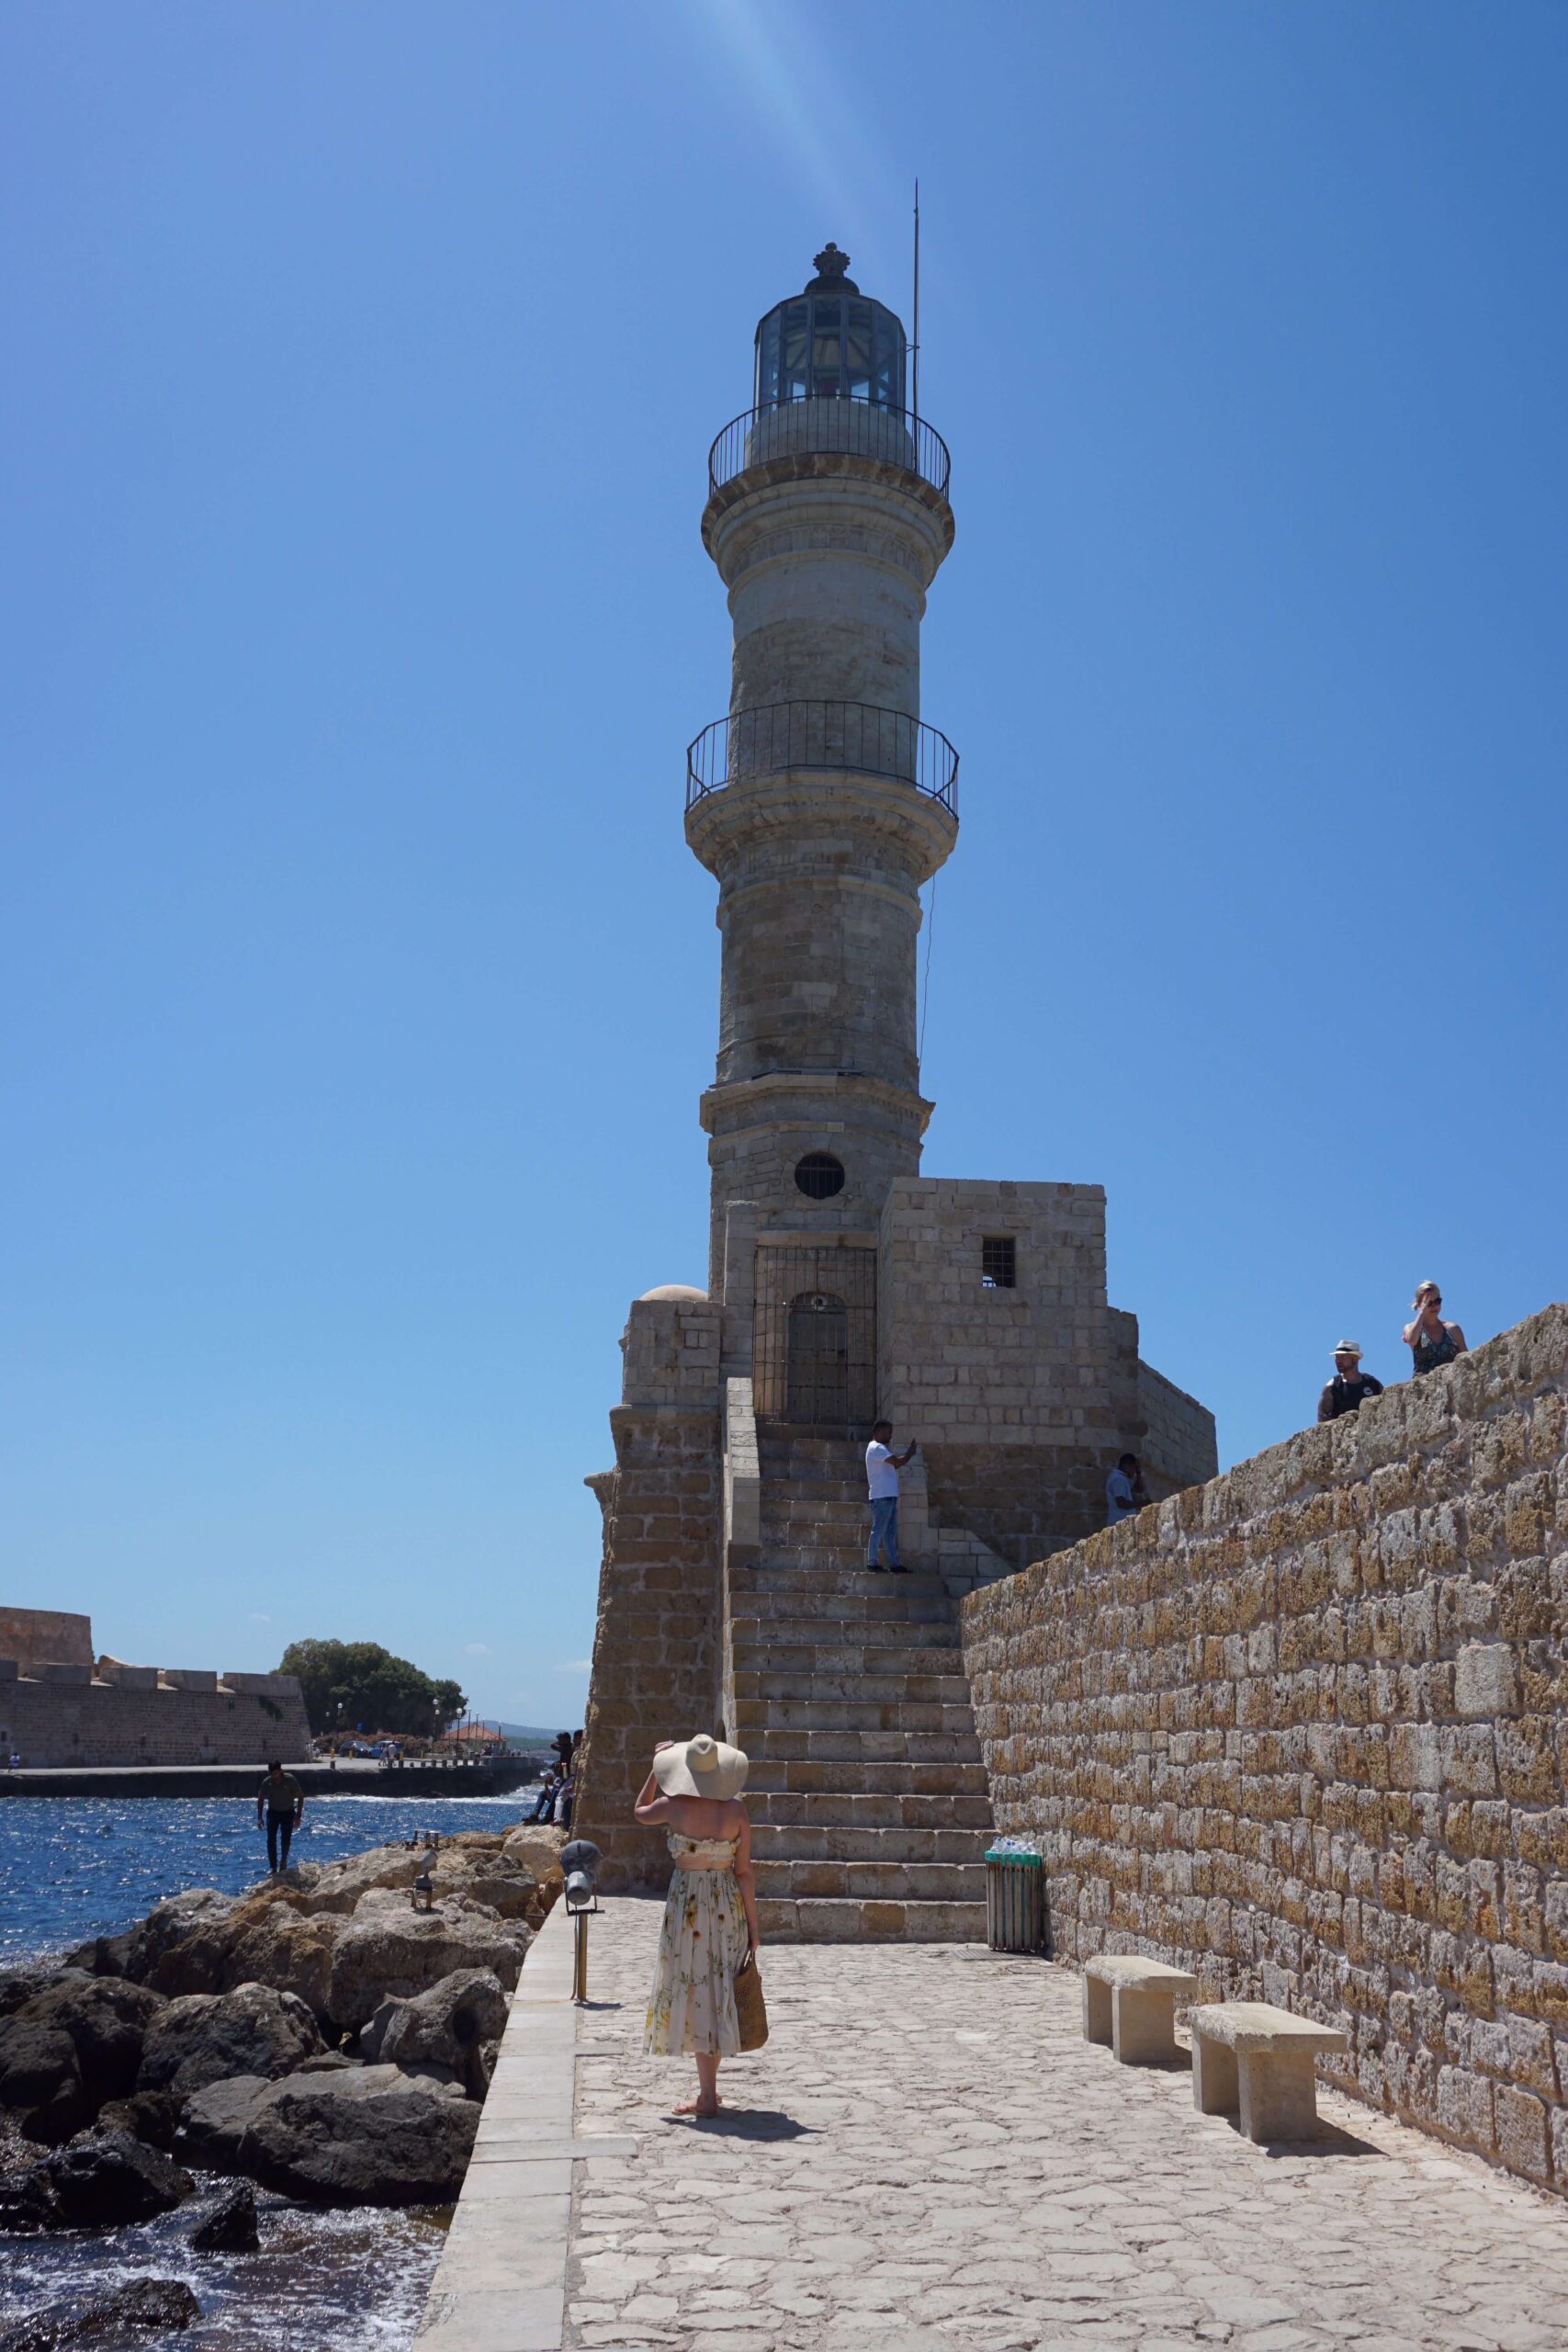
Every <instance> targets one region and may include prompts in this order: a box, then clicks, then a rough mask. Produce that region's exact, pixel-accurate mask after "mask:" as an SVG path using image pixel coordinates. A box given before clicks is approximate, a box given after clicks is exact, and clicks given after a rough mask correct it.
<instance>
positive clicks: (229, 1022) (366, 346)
mask: <svg viewBox="0 0 1568 2352" xmlns="http://www.w3.org/2000/svg"><path fill="white" fill-rule="evenodd" d="M0 47H3V51H4V71H3V73H0V157H3V169H4V172H5V175H6V182H7V187H6V202H5V206H4V226H3V229H0V270H3V281H4V282H3V293H4V300H5V308H6V317H7V319H8V321H9V322H10V329H11V334H10V344H11V353H10V367H9V369H8V377H9V381H8V384H7V389H6V418H5V424H4V430H3V432H0V473H3V476H4V482H3V492H4V500H5V511H6V518H7V519H6V527H5V552H4V557H3V559H0V560H3V562H4V568H5V583H4V594H5V600H6V610H5V617H4V628H5V642H6V650H7V653H8V655H9V657H10V660H9V662H8V665H7V666H8V669H9V673H10V674H9V680H8V684H7V689H6V695H5V697H4V710H3V727H4V734H3V741H0V758H3V770H0V774H3V779H4V826H5V833H6V850H5V870H6V877H7V878H6V899H7V904H6V917H5V922H4V925H3V926H0V956H3V957H4V967H5V968H4V971H3V973H0V985H3V987H4V992H5V1003H6V1018H5V1023H4V1069H3V1074H0V1078H3V1088H4V1095H3V1105H0V1110H3V1115H4V1119H5V1125H6V1134H7V1136H8V1138H9V1148H8V1151H7V1154H6V1193H7V1199H6V1212H5V1216H4V1218H3V1220H0V1246H3V1248H4V1253H5V1264H4V1267H3V1268H0V1277H3V1282H4V1294H5V1297H6V1312H5V1317H4V1330H3V1336H0V1350H3V1361H0V1380H3V1385H4V1397H3V1407H4V1420H3V1437H0V1442H3V1446H4V1455H5V1459H4V1462H3V1464H0V1470H3V1488H4V1502H3V1505H0V1510H3V1514H4V1520H3V1542H4V1560H5V1567H4V1596H3V1597H5V1598H6V1599H7V1600H14V1601H17V1602H22V1603H34V1604H40V1603H47V1604H51V1605H54V1606H74V1607H78V1608H82V1609H88V1610H90V1611H92V1613H93V1616H94V1618H95V1621H96V1632H97V1637H98V1639H99V1642H100V1644H101V1645H103V1646H106V1647H108V1648H110V1649H112V1650H114V1651H116V1652H117V1653H118V1654H120V1655H122V1656H130V1657H139V1658H155V1659H157V1660H159V1661H161V1662H164V1663H166V1664H171V1665H187V1664H188V1665H220V1666H236V1667H263V1666H266V1665H269V1664H271V1663H273V1662H274V1660H275V1658H276V1653H277V1651H278V1649H279V1647H280V1646H281V1645H282V1643H283V1642H284V1641H286V1640H288V1639H289V1638H290V1637H292V1636H293V1635H295V1634H339V1635H343V1636H344V1637H368V1638H373V1639H378V1640H381V1641H384V1642H386V1643H388V1644H389V1645H390V1646H391V1647H393V1648H395V1649H399V1650H401V1651H404V1652H406V1653H408V1654H410V1655H412V1657H416V1658H417V1659H419V1660H420V1662H421V1663H422V1664H423V1665H425V1666H427V1667H428V1668H431V1669H432V1670H433V1671H437V1672H453V1673H457V1674H458V1675H459V1676H461V1677H462V1678H463V1679H465V1680H466V1682H467V1685H468V1690H469V1691H470V1693H471V1694H472V1696H473V1697H474V1699H475V1701H476V1702H477V1703H478V1704H479V1706H481V1707H482V1708H483V1709H484V1710H485V1711H486V1712H488V1713H502V1714H505V1715H508V1716H513V1717H519V1718H526V1719H529V1720H540V1721H544V1720H555V1721H558V1722H560V1723H562V1724H565V1723H568V1722H571V1723H575V1722H577V1721H580V1720H581V1701H582V1696H583V1692H584V1689H585V1682H586V1677H585V1673H584V1671H583V1669H582V1661H584V1660H585V1659H586V1657H587V1654H588V1649H589V1645H590V1642H591V1638H592V1618H593V1607H594V1595H595V1586H596V1576H597V1557H598V1513H597V1509H596V1506H595V1505H594V1503H593V1501H592V1498H591V1497H590V1496H589V1495H588V1493H587V1492H586V1491H585V1489H584V1488H583V1487H582V1486H581V1483H580V1481H581V1477H582V1476H583V1474H585V1473H587V1472H589V1471H593V1470H597V1469H600V1468H602V1467H604V1466H605V1465H606V1464H608V1462H609V1460H610V1446H609V1438H608V1431H607V1426H606V1421H605V1412H606V1408H608V1407H609V1406H610V1405H611V1404H612V1403H613V1402H614V1401H615V1397H616V1395H617V1393H618V1375H619V1357H618V1353H617V1350H616V1340H617V1337H618V1335H619V1332H620V1330H621V1329H622V1326H623V1323H624V1320H625V1311H626V1302H627V1301H628V1299H629V1298H631V1297H632V1296H634V1295H637V1293H638V1292H640V1291H642V1290H645V1289H647V1288H648V1287H649V1286H650V1285H651V1284H653V1283H660V1282H669V1281H681V1280H687V1281H696V1282H698V1283H701V1282H702V1281H703V1280H704V1279H705V1178H706V1167H705V1157H704V1143H703V1137H702V1136H701V1134H700V1132H699V1130H698V1127H697V1124H696V1101H697V1096H698V1093H699V1091H701V1088H702V1086H703V1084H704V1082H705V1079H706V1078H707V1077H708V1076H710V1075H711V1070H712V1055H713V1048H714V1042H715V1035H716V979H717V954H718V948H717V934H716V931H715V929H714V926H713V920H712V913H713V885H712V882H711V880H710V878H709V877H708V876H706V875H705V873H704V872H703V871H702V870H701V868H699V867H698V866H697V865H696V864H695V863H694V860H693V859H692V857H691V856H690V854H689V853H688V852H687V850H686V848H685V846H684V842H683V840H682V831H681V803H682V775H683V760H682V754H683V748H684V745H685V743H686V741H687V740H688V738H690V737H691V736H692V735H694V734H695V732H696V731H697V729H699V728H700V727H701V726H703V725H704V724H705V722H706V721H707V720H708V719H710V718H714V717H715V716H716V715H717V714H718V713H719V712H720V711H722V710H723V709H724V707H726V703H727V700H728V622H727V616H726V613H725V606H724V599H723V594H722V591H721V589H720V587H719V584H718V582H717V580H716V575H715V574H714V573H713V571H712V569H711V567H710V565H709V564H708V562H707V560H706V558H705V555H704V553H703V549H702V547H701V544H700V541H699V538H698V535H697V520H698V515H699V513H700V509H701V504H702V498H703V490H704V479H705V477H704V460H705V452H706V449H707V445H708V443H709V441H710V440H711V439H712V437H713V435H715V433H716V431H717V430H718V428H719V427H720V426H721V425H723V424H725V423H726V422H727V421H728V419H729V418H730V417H731V416H733V415H734V414H735V413H737V412H738V411H739V410H740V409H742V408H743V407H745V406H746V405H747V404H748V402H749V399H750V337H751V330H752V327H753V324H754V322H755V320H756V318H757V316H758V314H759V313H760V312H761V311H762V310H763V309H764V308H766V307H768V306H769V305H770V304H772V303H773V301H775V300H778V299H780V298H781V297H782V296H783V295H784V294H786V293H790V292H793V291H795V289H796V288H798V286H799V285H800V284H801V283H802V282H803V281H804V278H805V277H806V276H807V273H808V268H809V263H810V257H811V255H812V254H813V253H814V252H815V251H816V250H817V249H818V246H819V245H820V244H821V243H822V242H823V241H824V240H825V239H826V238H828V237H834V238H836V239H837V240H838V242H839V243H840V244H841V245H843V246H845V247H847V248H848V250H849V251H850V253H851V254H852V256H853V261H854V273H855V276H856V277H857V278H858V279H859V281H860V282H861V284H862V285H863V287H865V288H869V289H870V290H873V291H874V292H876V293H878V294H880V295H882V296H883V297H884V299H886V300H890V301H892V302H893V303H894V304H895V305H896V306H897V307H899V308H901V309H902V308H903V307H904V305H905V298H906V292H907V288H908V190H909V183H910V181H911V180H912V178H913V176H914V175H915V174H916V172H917V171H918V172H919V175H920V180H921V186H922V195H923V206H924V254H925V263H926V272H925V283H924V328H925V351H924V356H923V364H922V384H921V390H922V400H921V405H922V407H923V409H924V410H925V412H926V413H927V414H928V415H929V417H930V418H931V421H932V422H933V423H934V424H936V426H937V427H938V429H939V430H940V431H941V432H942V434H943V435H944V436H945V437H946V439H947V440H948V442H949V444H950V445H951V447H952V450H953V503H954V507H955V510H956V513H957V516H958V538H957V544H956V546H955V548H954V551H953V555H952V557H951V558H950V560H949V562H948V564H947V566H946V568H945V570H944V571H943V572H942V576H941V578H940V579H939V581H938V582H937V584H936V586H935V588H934V590H933V592H932V595H931V607H930V612H929V615H928V618H927V623H926V629H925V646H924V662H925V675H924V696H925V716H926V717H927V718H929V719H930V720H931V721H932V722H933V723H934V724H935V725H937V726H940V727H941V728H942V729H944V730H945V731H946V732H947V733H948V734H949V735H950V736H951V737H952V738H953V741H954V742H955V743H956V744H957V746H958V747H959V750H960V752H961V753H962V756H963V763H964V765H963V779H962V801H963V833H962V837H961V840H960V843H959V847H958V850H957V853H956V854H955V855H954V857H953V861H952V863H951V864H950V865H949V866H948V867H947V868H946V869H945V871H944V872H943V874H942V877H941V881H940V885H939V895H938V905H937V910H936V920H935V926H934V940H933V946H932V956H931V991H930V1011H929V1026H928V1030H927V1035H926V1054H925V1086H926V1091H927V1092H928V1093H931V1094H933V1095H934V1096H935V1098H936V1101H937V1104H938V1110H937V1114H936V1117H935V1119H934V1121H933V1123H932V1125H931V1133H930V1136H929V1138H928V1148H927V1156H926V1163H925V1164H926V1169H927V1171H928V1172H929V1173H931V1174H952V1175H965V1176H1009V1177H1022V1178H1046V1179H1054V1178H1055V1179H1070V1180H1073V1181H1077V1182H1093V1181H1098V1182H1103V1183H1104V1184H1105V1185H1106V1187H1107V1190H1108V1193H1109V1195H1110V1230H1111V1295H1112V1298H1113V1300H1114V1301H1115V1302H1116V1303H1117V1304H1118V1305H1121V1306H1129V1307H1132V1308H1134V1309H1135V1310H1136V1311H1137V1313H1138V1314H1139V1315H1140V1317H1142V1323H1143V1334H1144V1345H1145V1354H1146V1355H1147V1356H1148V1357H1149V1359H1150V1360H1151V1361H1152V1362H1153V1363H1156V1364H1157V1365H1158V1366H1159V1367H1160V1368H1161V1369H1162V1370H1163V1371H1165V1372H1166V1373H1168V1374H1169V1375H1170V1376H1171V1377H1172V1378H1173V1379H1175V1380H1177V1381H1179V1382H1180V1383H1181V1384H1182V1385H1184V1386H1186V1387H1189V1388H1190V1389H1192V1390H1194V1391H1195V1392H1196V1393H1197V1394H1199V1395H1200V1396H1201V1397H1203V1398H1204V1399H1205V1400H1206V1401H1207V1402H1209V1403H1210V1404H1212V1405H1213V1408H1214V1409H1215V1411H1216V1412H1217V1414H1218V1417H1219V1427H1220V1443H1221V1453H1222V1459H1224V1460H1229V1459H1233V1458H1235V1457H1236V1456H1238V1455H1241V1454H1245V1453H1249V1452H1252V1451H1254V1450H1255V1449H1256V1448H1258V1446H1260V1445H1263V1444H1266V1443H1269V1442H1271V1441H1272V1440H1274V1439H1275V1438H1277V1437H1280V1436H1281V1435H1284V1434H1285V1433H1287V1432H1288V1431H1289V1430H1292V1428H1295V1427H1298V1426H1300V1425H1301V1423H1302V1422H1303V1421H1304V1420H1306V1419H1309V1418H1310V1416H1311V1413H1312V1409H1313V1404H1314V1397H1315V1393H1316V1389H1317V1385H1318V1384H1319V1382H1320V1381H1321V1380H1322V1378H1323V1377H1324V1376H1325V1373H1326V1371H1327V1370H1328V1368H1329V1367H1328V1363H1327V1354H1328V1350H1329V1348H1330V1347H1331V1345H1332V1343H1333V1341H1334V1340H1336V1339H1337V1338H1338V1337H1339V1336H1341V1334H1342V1333H1348V1334H1349V1335H1351V1336H1354V1337H1357V1338H1359V1340H1361V1341H1362V1343H1363V1345H1364V1346H1365V1348H1366V1350H1367V1361H1368V1363H1369V1365H1370V1367H1371V1369H1372V1370H1374V1371H1376V1372H1378V1373H1379V1374H1382V1376H1383V1377H1385V1378H1387V1377H1390V1376H1393V1375H1396V1374H1399V1372H1400V1371H1401V1370H1402V1368H1403V1367H1402V1362H1401V1351H1400V1349H1399V1344H1398V1342H1399V1327H1400V1324H1401V1322H1402V1321H1403V1319H1404V1314H1405V1312H1406V1310H1407V1302H1408V1300H1409V1296H1410V1293H1411V1290H1412V1287H1413V1285H1414V1283H1415V1282H1416V1279H1417V1278H1419V1277H1421V1276H1424V1275H1426V1274H1427V1273H1432V1274H1434V1275H1435V1276H1436V1277H1437V1278H1438V1280H1439V1281H1441V1282H1442V1283H1443V1284H1444V1288H1445V1295H1446V1297H1447V1299H1448V1301H1449V1311H1450V1313H1452V1314H1455V1315H1457V1316H1458V1317H1459V1318H1460V1319H1461V1321H1462V1322H1463V1324H1464V1325H1465V1327H1466V1329H1467V1330H1468V1332H1469V1334H1470V1336H1471V1337H1472V1340H1474V1339H1478V1338H1481V1337H1484V1336H1486V1335H1488V1334H1490V1333H1491V1332H1493V1331H1495V1330H1497V1329H1502V1328H1504V1327H1505V1326H1506V1325H1508V1324H1510V1323H1512V1322H1515V1321H1516V1320H1517V1319H1518V1318H1519V1317H1522V1316H1524V1315H1526V1314H1529V1312H1531V1311H1532V1310H1533V1309H1534V1308H1536V1307H1537V1306H1540V1305H1541V1304H1543V1303H1544V1302H1545V1301H1546V1300H1547V1299H1549V1298H1551V1297H1552V1296H1553V1295H1558V1296H1560V1295H1562V1289H1563V1272H1562V1234H1563V1219H1562V1206H1561V1204H1562V1171H1563V1168H1564V1164H1565V1152H1564V1148H1565V1145H1568V1133H1565V1117H1564V1109H1563V1089H1562V1011H1563V1002H1564V969H1563V965H1564V954H1563V934H1564V925H1563V921H1562V874H1563V865H1562V854H1563V848H1564V842H1563V833H1564V824H1565V820H1564V815H1563V807H1564V795H1563V790H1562V744H1563V741H1564V740H1565V736H1568V708H1565V704H1568V661H1565V659H1564V645H1563V616H1564V614H1565V612H1568V576H1565V574H1568V511H1565V509H1568V459H1565V457H1564V444H1563V438H1562V414H1563V411H1564V393H1565V389H1568V387H1565V384H1564V376H1565V372H1568V370H1565V356H1568V355H1565V327H1564V321H1565V318H1568V305H1565V304H1564V300H1563V292H1564V277H1565V272H1564V258H1565V256H1564V243H1565V237H1568V231H1565V228H1564V223H1565V222H1568V184H1565V183H1568V150H1565V148H1564V142H1563V141H1562V136H1561V124H1562V112H1563V107H1564V100H1565V98H1568V14H1565V13H1564V12H1563V11H1562V9H1561V8H1560V7H1556V6H1530V5H1528V4H1527V0H1513V5H1510V6H1508V7H1506V8H1495V7H1483V6H1467V7H1456V6H1443V5H1437V6H1432V5H1425V4H1424V5H1419V6H1416V5H1411V6H1396V5H1380V6H1376V7H1368V6H1364V5H1362V4H1361V0H1356V5H1354V6H1333V5H1323V0H1319V5H1315V6H1313V7H1311V8H1284V7H1261V6H1256V5H1253V0H1247V5H1236V6H1222V5H1199V0H1193V5H1190V6H1180V7H1178V6H1154V5H1148V6H1117V5H1108V0H1086V5H1082V6H1062V5H1056V4H1055V0H1032V5H1028V6H1022V5H1020V6H976V7H973V8H967V9H963V10H958V9H954V8H953V7H951V6H943V7H938V6H931V5H926V0H899V5H897V6H893V5H887V6H883V5H874V4H873V0H863V5H858V6H854V5H852V6H818V5H807V4H805V0H794V5H791V0H770V5H768V6H761V5H753V0H671V5H668V6H658V7H654V6H637V7H632V6H616V5H607V6H595V7H592V8H570V7H558V6H522V5H510V6H479V5H464V4H463V0H453V5H450V6H446V7H443V8H441V9H440V10H434V9H430V8H428V7H425V6H402V5H398V4H397V0H374V5H373V6H372V5H363V6H360V5H334V6H331V7H329V8H325V9H323V8H321V7H319V6H313V5H312V6H303V5H288V0H285V5H275V4H269V5H267V6H259V5H246V4H245V0H237V5H234V6H229V7H225V8H222V9H215V8H211V7H209V6H205V5H197V0H190V5H186V6H166V5H159V0H139V5H138V6H136V7H135V8H124V9H107V8H103V7H101V6H80V5H72V0H61V4H60V5H56V6H51V7H49V8H47V9H45V8H39V7H35V6H17V5H16V0H10V5H7V6H6V7H5V8H4V9H3V10H0Z"/></svg>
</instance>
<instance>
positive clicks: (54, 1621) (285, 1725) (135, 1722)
mask: <svg viewBox="0 0 1568 2352" xmlns="http://www.w3.org/2000/svg"><path fill="white" fill-rule="evenodd" d="M309 1754H310V1726H309V1724H307V1722H306V1720H305V1701H304V1698H303V1696H302V1694H301V1692H300V1689H299V1681H298V1680H297V1679H296V1678H295V1676H293V1675H292V1674H234V1673H226V1674H219V1673H217V1672H216V1671H215V1670H214V1669H213V1668H210V1667H209V1668H197V1667H172V1666H163V1667H160V1666H127V1665H126V1664H125V1663H124V1662H123V1660H122V1659H119V1658H117V1657H107V1656H105V1657H98V1658H95V1657H94V1655H93V1627H92V1621H91V1619H90V1618H87V1617H79V1616H75V1615H73V1614H70V1613H68V1612H66V1611H62V1610H54V1609H7V1608H5V1607H3V1606H0V1766H4V1764H5V1763H6V1760H7V1759H8V1758H10V1757H11V1756H13V1755H19V1756H20V1757H21V1758H22V1761H23V1762H24V1764H28V1765H35V1766H51V1767H55V1768H58V1767H60V1766H62V1765H72V1764H81V1765H89V1764H107V1765H127V1764H252V1763H254V1764H256V1765H258V1766H259V1765H261V1764H262V1763H264V1762H265V1760H266V1758H268V1757H271V1756H277V1757H281V1758H284V1759H285V1760H286V1761H288V1762H290V1763H297V1762H298V1761H299V1759H300V1758H303V1757H306V1756H309Z"/></svg>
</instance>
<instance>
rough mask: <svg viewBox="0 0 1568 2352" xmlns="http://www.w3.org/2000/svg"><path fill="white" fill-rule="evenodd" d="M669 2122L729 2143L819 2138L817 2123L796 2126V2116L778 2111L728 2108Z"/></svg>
mask: <svg viewBox="0 0 1568 2352" xmlns="http://www.w3.org/2000/svg"><path fill="white" fill-rule="evenodd" d="M667 2120H669V2121H670V2122H671V2123H684V2124H686V2125H688V2126H689V2127H690V2128H691V2129H692V2130H693V2131H707V2132H713V2133H716V2134H718V2135H719V2136H720V2137H722V2138H727V2139H730V2140H805V2139H815V2138H816V2137H817V2136H818V2131H817V2126H816V2125H815V2124H814V2123H797V2122H796V2121H795V2118H794V2116H793V2115H785V2114H784V2111H783V2109H780V2108H776V2107H725V2108H721V2109H719V2111H718V2113H717V2114H716V2115H671V2116H670V2117H669V2118H668V2119H667Z"/></svg>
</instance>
